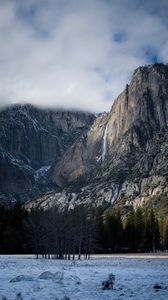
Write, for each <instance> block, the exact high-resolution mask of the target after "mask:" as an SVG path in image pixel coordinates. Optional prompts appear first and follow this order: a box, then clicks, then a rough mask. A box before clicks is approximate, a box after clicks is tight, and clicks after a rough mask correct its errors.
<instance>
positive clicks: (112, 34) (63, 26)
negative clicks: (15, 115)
mask: <svg viewBox="0 0 168 300" xmlns="http://www.w3.org/2000/svg"><path fill="white" fill-rule="evenodd" d="M167 15H168V4H167V1H164V0H160V1H159V2H158V1H157V2H156V1H154V0H153V1H152V0H149V1H142V0H141V1H139V0H134V1H133V0H125V1H121V0H118V1H116V0H92V1H90V0H85V1H83V0H47V1H46V0H29V1H27V0H6V1H3V0H0V45H1V47H0V106H2V105H4V104H10V103H19V102H26V103H27V102H29V103H33V104H36V105H42V106H53V107H63V108H68V109H69V108H72V109H84V110H91V111H96V112H99V111H104V110H109V109H110V107H111V105H112V102H113V100H114V99H115V97H116V96H117V95H118V94H119V93H120V92H121V91H122V90H123V89H124V87H125V85H126V83H128V82H129V80H130V77H131V75H132V72H133V70H134V69H135V68H137V67H138V66H139V65H144V64H148V63H152V62H154V61H157V60H161V61H163V62H167V60H168V21H167Z"/></svg>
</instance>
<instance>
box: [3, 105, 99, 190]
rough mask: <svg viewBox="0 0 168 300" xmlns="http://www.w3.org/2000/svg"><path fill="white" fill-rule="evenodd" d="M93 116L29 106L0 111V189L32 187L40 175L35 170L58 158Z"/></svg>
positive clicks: (50, 163) (87, 126)
mask: <svg viewBox="0 0 168 300" xmlns="http://www.w3.org/2000/svg"><path fill="white" fill-rule="evenodd" d="M94 119H95V117H94V116H93V115H91V114H89V113H83V112H75V111H74V112H70V111H54V110H42V109H38V108H35V107H33V106H31V105H14V106H11V107H8V108H6V109H4V110H2V111H1V112H0V128H1V132H0V192H4V193H21V192H26V191H28V190H31V189H32V188H33V186H34V184H35V181H36V180H37V175H39V174H41V173H40V172H39V171H38V170H39V169H41V168H43V171H46V170H47V169H48V168H49V166H51V165H52V163H53V162H54V161H59V160H60V158H61V157H62V156H63V154H64V153H65V151H66V150H67V149H68V148H69V147H70V146H71V145H72V144H73V143H74V142H75V140H76V139H77V138H78V137H79V136H80V135H81V134H82V133H83V132H84V131H86V130H87V129H88V128H89V126H90V125H91V124H92V123H93V121H94ZM41 171H42V170H41ZM43 173H44V172H43Z"/></svg>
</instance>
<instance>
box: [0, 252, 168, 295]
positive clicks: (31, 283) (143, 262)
mask: <svg viewBox="0 0 168 300" xmlns="http://www.w3.org/2000/svg"><path fill="white" fill-rule="evenodd" d="M46 271H50V272H52V274H51V273H47V274H48V275H49V276H48V275H47V274H45V275H44V276H41V277H46V278H47V279H40V278H39V276H40V275H41V274H42V273H43V272H46ZM58 272H59V273H58ZM55 273H56V274H55ZM110 273H113V274H114V275H115V277H116V280H115V284H114V289H113V290H102V282H103V281H104V280H106V279H108V275H109V274H110ZM19 275H25V276H21V277H19V278H20V281H17V278H16V277H17V276H19ZM48 277H52V278H48ZM12 279H14V280H12ZM15 279H16V280H15ZM11 280H12V281H14V282H10V281H11ZM155 284H159V285H160V286H161V289H159V290H155V289H154V288H153V286H154V285H155ZM17 293H21V294H22V297H23V299H24V300H38V299H39V300H44V299H45V300H50V299H53V300H56V299H59V300H60V299H70V300H83V299H85V300H86V299H87V300H99V299H100V300H106V299H113V300H117V299H121V300H122V299H123V300H127V299H135V300H139V299H141V300H151V299H157V300H166V299H168V257H162V258H160V257H153V256H147V257H146V256H140V257H136V256H127V255H126V256H107V257H103V256H100V257H93V258H92V259H90V260H87V261H86V260H81V261H75V263H74V262H72V261H63V260H62V261H61V260H43V259H39V260H36V259H34V258H33V257H32V256H0V299H4V298H3V297H2V296H6V297H7V299H8V300H14V299H16V294H17ZM65 296H66V297H67V298H65ZM18 299H21V298H18Z"/></svg>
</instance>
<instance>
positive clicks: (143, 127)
mask: <svg viewBox="0 0 168 300" xmlns="http://www.w3.org/2000/svg"><path fill="white" fill-rule="evenodd" d="M167 128H168V66H165V65H162V64H155V65H151V66H147V67H140V68H138V69H137V70H135V72H134V75H133V78H132V80H131V83H130V85H127V86H126V89H125V90H124V91H123V92H122V93H121V94H120V95H119V97H118V98H117V99H116V101H115V102H114V104H113V106H112V109H111V111H110V113H109V114H102V115H101V116H99V117H98V118H97V119H96V120H95V122H94V124H93V125H92V127H91V129H90V130H89V131H88V132H87V134H85V135H83V136H82V137H81V139H80V140H79V141H77V142H76V143H75V144H74V145H73V146H72V147H71V149H69V150H68V151H67V152H66V153H65V155H64V156H63V159H62V160H61V161H60V162H59V163H58V164H56V166H55V169H53V173H52V175H51V178H52V180H53V181H54V182H55V183H57V184H58V185H60V184H61V183H63V180H66V181H67V180H68V181H69V182H70V181H72V180H75V179H76V178H77V177H78V176H79V175H83V174H84V173H86V172H89V171H90V169H92V168H95V167H96V166H99V167H100V165H102V166H101V168H105V167H106V164H108V167H109V163H110V165H111V167H110V168H111V169H113V168H114V167H116V166H119V164H120V163H122V161H121V160H124V161H125V160H126V158H127V156H132V157H134V159H135V163H136V156H137V153H139V152H143V151H147V147H148V144H149V142H150V141H151V139H153V138H155V136H156V135H157V137H158V134H161V135H164V133H165V131H167ZM158 138H159V137H158ZM149 150H150V149H149ZM137 158H138V157H137ZM128 160H129V157H128ZM138 160H139V158H138ZM69 161H71V164H70V165H69V164H68V162H69ZM137 162H138V161H137ZM128 164H129V165H130V161H129V162H128ZM147 171H150V167H149V168H148V170H147Z"/></svg>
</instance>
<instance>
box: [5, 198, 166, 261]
mask: <svg viewBox="0 0 168 300" xmlns="http://www.w3.org/2000/svg"><path fill="white" fill-rule="evenodd" d="M167 249H168V217H167V216H165V217H162V218H161V217H157V216H156V214H155V213H154V211H153V210H152V209H151V210H145V209H141V208H138V209H137V210H136V211H134V209H133V208H132V209H130V211H129V212H128V214H127V215H124V216H123V215H121V214H120V213H119V212H118V211H116V212H114V211H112V212H111V211H107V212H103V211H102V208H100V207H98V208H96V209H88V208H86V207H83V206H80V207H76V208H75V209H74V210H70V211H63V212H60V211H58V210H57V209H56V208H52V209H50V210H47V211H45V210H42V209H39V210H32V211H26V210H25V209H24V208H23V206H22V205H21V204H20V203H16V204H15V205H14V206H13V207H11V208H7V207H4V206H0V253H1V254H35V255H36V257H37V258H38V257H39V256H41V255H42V257H44V258H48V259H49V258H51V257H55V258H59V259H75V258H78V259H81V257H82V256H83V257H84V258H86V259H89V258H90V255H91V254H93V253H95V254H98V253H123V252H125V253H129V252H130V253H131V252H155V251H158V250H161V251H165V250H167Z"/></svg>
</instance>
